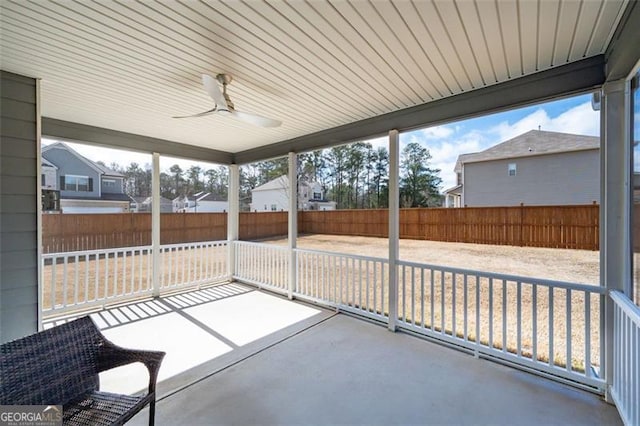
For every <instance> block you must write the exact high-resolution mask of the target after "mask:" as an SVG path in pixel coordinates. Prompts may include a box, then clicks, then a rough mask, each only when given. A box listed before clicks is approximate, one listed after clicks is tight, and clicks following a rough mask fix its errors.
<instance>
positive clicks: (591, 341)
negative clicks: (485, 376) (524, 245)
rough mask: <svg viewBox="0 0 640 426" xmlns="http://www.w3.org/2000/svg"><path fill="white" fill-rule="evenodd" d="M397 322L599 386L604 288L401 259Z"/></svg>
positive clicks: (408, 327) (598, 387)
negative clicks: (601, 303) (601, 311)
mask: <svg viewBox="0 0 640 426" xmlns="http://www.w3.org/2000/svg"><path fill="white" fill-rule="evenodd" d="M398 265H399V269H398V317H399V318H398V323H397V325H398V327H400V328H403V329H408V330H411V331H414V332H418V333H421V334H424V335H427V336H430V337H435V338H438V339H440V340H444V341H447V342H449V343H453V344H456V345H459V346H463V347H466V348H469V349H471V350H473V351H474V352H475V353H476V354H477V355H480V354H482V355H487V356H491V357H496V358H499V359H503V360H506V361H510V362H513V363H516V364H520V365H523V366H525V367H528V368H531V369H534V370H536V371H541V372H545V373H548V374H552V375H554V376H559V377H563V378H565V379H568V380H571V381H575V382H578V383H582V384H584V385H587V386H591V387H595V388H597V389H599V390H600V391H602V390H603V389H604V386H605V382H604V380H603V379H602V378H601V377H599V375H598V373H597V372H598V369H599V368H598V367H599V365H600V359H601V356H602V354H601V349H600V348H601V345H600V338H601V337H600V302H601V300H602V298H603V297H604V294H605V291H604V289H603V288H602V287H599V286H591V285H584V284H573V283H566V282H560V281H551V280H542V279H535V278H526V277H519V276H513V275H504V274H494V273H487V272H479V271H472V270H465V269H457V268H448V267H442V266H435V265H425V264H420V263H413V262H405V261H399V262H398Z"/></svg>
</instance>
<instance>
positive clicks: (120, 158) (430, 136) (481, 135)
mask: <svg viewBox="0 0 640 426" xmlns="http://www.w3.org/2000/svg"><path fill="white" fill-rule="evenodd" d="M599 116H600V115H599V113H598V112H597V111H593V109H592V108H591V95H582V96H577V97H572V98H567V99H561V100H557V101H554V102H548V103H545V104H539V105H534V106H529V107H526V108H520V109H516V110H511V111H507V112H503V113H498V114H492V115H489V116H484V117H478V118H473V119H469V120H464V121H458V122H454V123H449V124H445V125H441V126H435V127H430V128H426V129H421V130H415V131H412V132H407V133H403V134H401V136H400V141H401V146H402V144H406V143H409V142H413V141H415V142H418V143H420V144H422V145H424V146H426V147H427V148H428V149H429V152H430V153H431V155H432V160H431V167H434V168H437V169H440V170H441V172H440V177H441V178H442V185H441V189H443V190H444V189H447V188H450V187H452V186H454V185H455V181H456V176H455V173H454V172H453V168H454V166H455V163H456V159H457V158H458V155H460V154H465V153H470V152H478V151H482V150H485V149H487V148H489V147H491V146H493V145H496V144H498V143H500V142H504V141H506V140H508V139H511V138H513V137H515V136H517V135H519V134H522V133H525V132H528V131H529V130H535V129H537V128H538V126H540V128H541V129H542V130H549V131H557V132H565V133H575V134H581V135H591V136H598V135H599V132H600V118H599ZM43 142H44V143H45V144H47V143H50V142H52V141H43ZM370 142H372V143H373V144H374V145H376V146H381V145H386V144H387V139H386V138H377V139H374V140H371V141H370ZM70 145H71V146H72V147H73V148H74V149H77V150H78V152H80V153H81V154H82V155H84V156H86V157H88V158H91V159H92V160H96V161H97V160H102V161H104V162H105V163H106V164H107V165H109V164H111V163H112V162H117V163H119V164H129V163H130V162H132V161H135V162H137V163H139V164H140V165H141V166H143V167H144V165H145V164H150V163H151V155H148V154H139V153H133V152H127V151H119V150H113V149H107V148H98V147H93V146H89V145H81V144H70ZM176 163H178V164H180V166H181V167H182V168H183V169H184V170H186V169H187V168H189V167H190V166H191V165H200V166H201V167H203V168H204V169H207V168H211V167H212V166H213V165H212V164H203V163H198V162H194V161H186V160H178V159H174V158H169V157H161V162H160V168H161V169H163V170H164V169H168V168H169V167H170V166H171V165H173V164H176Z"/></svg>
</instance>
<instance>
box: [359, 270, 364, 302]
mask: <svg viewBox="0 0 640 426" xmlns="http://www.w3.org/2000/svg"><path fill="white" fill-rule="evenodd" d="M358 304H359V305H360V309H363V310H364V307H363V306H362V259H358Z"/></svg>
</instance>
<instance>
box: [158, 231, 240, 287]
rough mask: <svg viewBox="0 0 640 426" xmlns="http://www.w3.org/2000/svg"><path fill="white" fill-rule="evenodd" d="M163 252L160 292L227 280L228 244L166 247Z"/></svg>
mask: <svg viewBox="0 0 640 426" xmlns="http://www.w3.org/2000/svg"><path fill="white" fill-rule="evenodd" d="M160 253H161V257H160V262H161V269H160V290H161V291H163V290H173V289H183V288H186V287H195V288H200V286H202V285H203V284H210V283H212V282H216V281H222V280H225V279H227V278H228V272H227V242H226V241H206V242H195V243H182V244H165V245H162V246H160Z"/></svg>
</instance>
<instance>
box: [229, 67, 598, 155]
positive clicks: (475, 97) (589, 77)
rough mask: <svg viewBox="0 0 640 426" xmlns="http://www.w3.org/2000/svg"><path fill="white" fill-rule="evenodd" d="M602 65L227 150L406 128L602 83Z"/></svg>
mask: <svg viewBox="0 0 640 426" xmlns="http://www.w3.org/2000/svg"><path fill="white" fill-rule="evenodd" d="M604 66H605V62H604V55H598V56H594V57H591V58H587V59H582V60H580V61H576V62H572V63H569V64H566V65H562V66H558V67H555V68H552V69H550V70H546V71H541V72H538V73H535V74H530V75H527V76H524V77H520V78H516V79H513V80H509V81H506V82H503V83H498V84H495V85H493V86H488V87H483V88H481V89H476V90H471V91H469V92H465V93H461V94H459V95H454V96H450V97H447V98H444V99H439V100H437V101H433V102H428V103H424V104H421V105H417V106H414V107H410V108H405V109H402V110H399V111H394V112H390V113H387V114H383V115H380V116H377V117H372V118H368V119H365V120H360V121H356V122H354V123H350V124H345V125H342V126H338V127H334V128H332V129H328V130H323V131H320V132H316V133H312V134H309V135H305V136H301V137H297V138H293V139H289V140H286V141H282V142H277V143H274V144H270V145H266V146H262V147H258V148H252V149H248V150H245V151H241V152H239V153H236V154H234V155H233V159H234V163H236V164H246V163H252V162H254V161H261V160H265V159H269V158H275V157H281V156H284V155H286V154H288V153H289V152H305V151H312V150H315V149H322V148H328V147H331V146H335V145H341V144H345V143H349V142H354V141H358V140H364V139H370V138H374V137H379V136H383V135H386V134H387V133H388V132H389V130H391V129H397V130H399V131H408V130H413V129H417V128H423V127H427V126H433V125H437V124H442V123H446V122H451V121H454V120H461V119H467V118H472V117H477V116H480V115H485V114H490V113H495V112H499V111H504V110H508V109H512V108H516V107H520V106H524V105H529V104H532V103H537V102H543V101H545V100H549V99H554V98H558V97H562V96H570V95H573V94H578V93H584V92H586V91H588V90H592V89H595V88H597V87H600V86H601V85H602V84H603V83H604V79H605V74H604Z"/></svg>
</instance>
